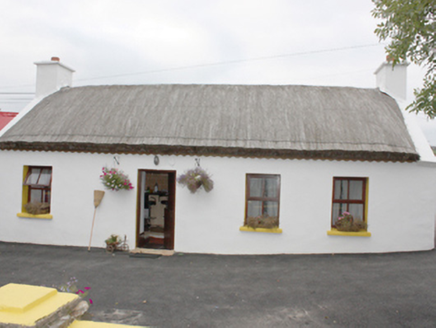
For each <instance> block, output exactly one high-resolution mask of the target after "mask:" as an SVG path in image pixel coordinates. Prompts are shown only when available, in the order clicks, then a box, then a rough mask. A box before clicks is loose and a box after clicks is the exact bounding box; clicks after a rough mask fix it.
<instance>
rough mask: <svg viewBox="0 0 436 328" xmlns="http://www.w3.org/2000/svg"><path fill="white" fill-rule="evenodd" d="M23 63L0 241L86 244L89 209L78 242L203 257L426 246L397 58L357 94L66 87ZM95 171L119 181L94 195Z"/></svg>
mask: <svg viewBox="0 0 436 328" xmlns="http://www.w3.org/2000/svg"><path fill="white" fill-rule="evenodd" d="M36 64H37V68H38V74H37V88H36V93H37V96H36V98H35V100H34V101H33V102H32V103H30V104H29V105H28V106H27V107H26V108H25V109H24V110H23V111H22V112H21V113H20V114H19V115H18V116H17V117H16V118H15V119H14V120H13V121H12V122H11V123H10V124H9V125H8V126H7V127H6V128H5V129H4V130H3V131H2V135H1V137H0V157H1V162H2V163H3V168H4V169H3V170H2V171H1V172H0V179H1V181H3V185H4V186H5V188H4V189H3V192H2V194H1V197H0V203H1V208H2V211H1V214H0V240H1V241H8V242H25V243H35V244H53V245H73V246H88V242H89V238H90V230H91V224H92V221H93V218H95V226H94V230H93V231H94V232H93V238H92V246H93V247H105V240H106V239H107V238H108V237H109V236H110V235H111V234H117V235H120V236H123V237H124V236H126V238H127V242H128V244H129V246H130V249H134V248H140V249H166V250H175V251H180V252H198V253H217V254H279V253H295V254H297V253H371V252H398V251H417V250H429V249H432V248H433V247H434V230H435V229H434V228H435V223H434V220H435V209H436V208H435V203H436V202H435V201H436V199H435V198H436V190H435V189H436V187H435V186H436V183H435V173H436V172H435V168H436V166H435V160H434V156H433V154H432V152H431V149H430V147H429V145H428V144H427V142H426V140H425V138H424V136H423V135H422V132H421V131H420V129H419V128H418V127H417V125H416V123H415V122H414V121H413V118H411V117H409V116H408V115H407V114H405V113H404V111H403V110H402V108H403V107H404V105H403V101H402V100H401V98H405V96H404V95H405V83H406V79H405V70H406V65H398V66H396V67H395V69H392V67H391V64H390V63H383V64H382V65H381V66H380V68H379V69H378V70H377V72H376V75H377V84H378V88H375V89H359V88H351V87H322V86H300V85H283V86H272V85H103V86H84V87H71V81H72V73H73V70H72V69H70V68H69V67H67V66H65V65H64V64H62V63H60V62H59V61H58V60H57V59H56V58H54V60H52V61H49V62H40V63H36ZM103 167H105V168H107V170H106V171H105V172H102V168H103ZM116 170H118V171H117V173H115V171H116ZM121 170H122V171H123V173H124V175H121V174H118V173H119V172H120V171H121ZM188 170H190V171H188ZM109 172H110V173H109ZM112 174H113V175H112ZM107 175H110V177H111V178H112V177H115V176H116V177H117V178H120V179H121V183H120V186H119V187H120V188H124V186H128V183H130V184H131V186H132V187H133V189H131V188H132V187H129V188H126V189H125V190H120V191H116V190H106V189H104V188H105V187H109V188H113V189H117V188H118V187H117V186H115V187H114V186H113V185H112V186H108V185H107V184H106V185H103V182H102V180H104V179H106V178H107ZM126 175H127V176H128V178H129V181H127V180H125V179H126ZM123 179H124V180H123ZM178 179H179V180H181V181H184V182H185V183H187V184H188V186H189V187H190V189H188V188H185V186H184V185H183V184H182V183H178V182H177V180H178ZM109 180H110V179H109ZM105 181H106V182H107V180H105ZM212 181H213V189H212V190H210V191H209V192H206V190H205V189H207V190H209V189H211V188H212ZM6 187H7V188H6ZM197 188H198V189H197ZM6 189H7V190H6ZM94 190H106V193H105V196H104V198H103V200H102V201H101V204H100V205H99V206H98V207H97V208H95V207H94V203H93V195H94ZM192 191H193V192H192Z"/></svg>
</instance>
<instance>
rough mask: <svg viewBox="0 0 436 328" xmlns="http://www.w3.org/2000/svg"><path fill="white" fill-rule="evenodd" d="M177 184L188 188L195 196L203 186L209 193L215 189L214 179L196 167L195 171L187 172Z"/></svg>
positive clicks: (180, 177)
mask: <svg viewBox="0 0 436 328" xmlns="http://www.w3.org/2000/svg"><path fill="white" fill-rule="evenodd" d="M177 182H178V183H180V184H181V185H183V186H185V187H188V189H189V191H190V192H191V193H193V194H194V193H195V192H197V190H198V189H200V187H201V186H203V188H204V190H205V191H206V192H209V191H211V190H212V189H213V181H212V179H211V178H210V176H209V174H207V172H206V171H205V170H203V169H202V168H201V167H196V168H195V169H191V170H188V171H186V172H185V173H184V174H182V175H181V176H179V178H178V179H177Z"/></svg>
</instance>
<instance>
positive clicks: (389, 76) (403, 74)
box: [374, 57, 409, 100]
mask: <svg viewBox="0 0 436 328" xmlns="http://www.w3.org/2000/svg"><path fill="white" fill-rule="evenodd" d="M386 60H387V61H386V62H384V63H383V64H381V65H380V67H379V68H378V69H377V70H376V71H375V73H374V74H375V75H376V80H377V81H376V83H377V88H379V89H380V90H381V91H382V92H385V93H387V94H388V95H390V96H391V97H393V98H395V99H402V100H406V98H407V66H409V63H407V62H406V63H399V64H396V65H395V67H392V60H390V59H389V57H386Z"/></svg>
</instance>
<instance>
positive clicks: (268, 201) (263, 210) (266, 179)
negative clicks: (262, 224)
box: [245, 174, 280, 224]
mask: <svg viewBox="0 0 436 328" xmlns="http://www.w3.org/2000/svg"><path fill="white" fill-rule="evenodd" d="M246 188H247V190H246V210H245V212H246V217H245V224H246V223H247V218H249V217H259V216H264V217H275V218H277V221H278V218H279V209H280V175H274V174H247V187H246Z"/></svg>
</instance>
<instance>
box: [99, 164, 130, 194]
mask: <svg viewBox="0 0 436 328" xmlns="http://www.w3.org/2000/svg"><path fill="white" fill-rule="evenodd" d="M100 179H101V182H102V183H103V186H104V187H105V188H106V189H109V190H115V191H118V190H123V189H124V190H130V189H133V185H132V183H131V182H130V180H129V177H128V176H127V174H124V172H123V171H120V170H118V169H115V168H111V169H109V168H107V167H106V166H104V167H103V168H102V174H101V175H100Z"/></svg>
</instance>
